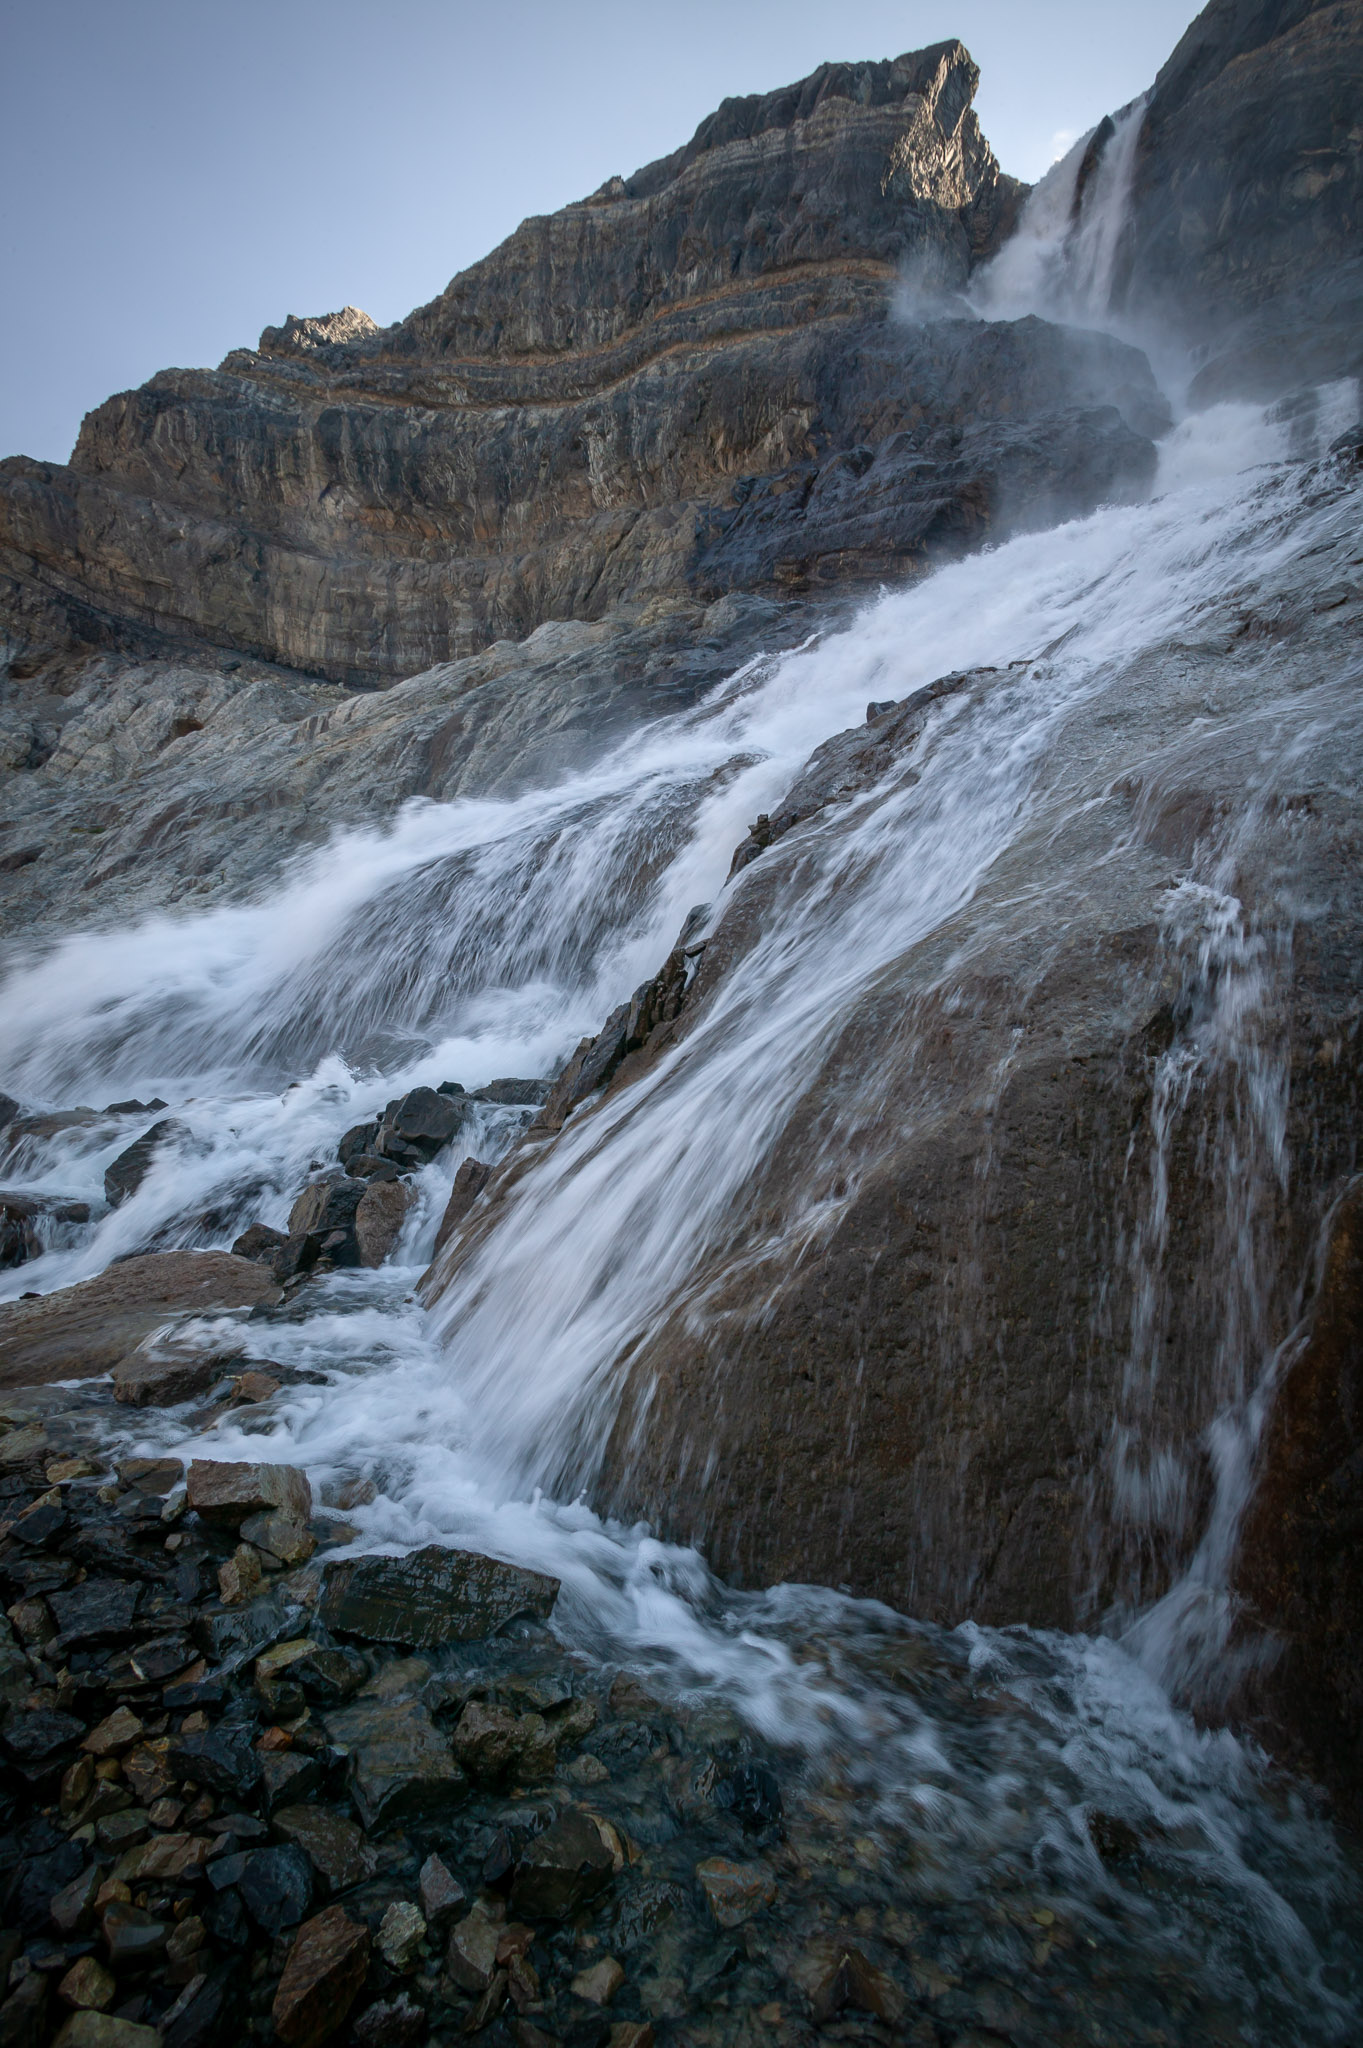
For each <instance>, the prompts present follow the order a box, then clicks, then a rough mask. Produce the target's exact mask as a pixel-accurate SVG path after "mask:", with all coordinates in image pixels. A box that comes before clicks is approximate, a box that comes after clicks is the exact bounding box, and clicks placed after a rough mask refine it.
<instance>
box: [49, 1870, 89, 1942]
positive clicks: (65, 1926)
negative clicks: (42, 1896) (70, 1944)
mask: <svg viewBox="0 0 1363 2048" xmlns="http://www.w3.org/2000/svg"><path fill="white" fill-rule="evenodd" d="M99 1883H100V1878H99V1865H98V1864H97V1863H92V1864H91V1865H90V1868H89V1869H88V1870H83V1871H82V1872H81V1874H80V1876H79V1877H73V1878H72V1880H71V1882H70V1884H68V1885H64V1886H63V1887H62V1889H61V1890H60V1891H59V1892H58V1893H57V1895H56V1897H55V1898H54V1899H53V1901H52V1904H51V1907H50V1909H49V1910H50V1912H51V1916H52V1925H53V1926H54V1927H55V1928H56V1930H57V1932H58V1933H59V1934H65V1935H72V1934H84V1933H85V1932H86V1930H87V1929H88V1928H89V1926H90V1925H91V1922H92V1921H93V1919H94V1917H95V1894H96V1893H97V1892H98V1890H99Z"/></svg>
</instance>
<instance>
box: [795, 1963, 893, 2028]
mask: <svg viewBox="0 0 1363 2048" xmlns="http://www.w3.org/2000/svg"><path fill="white" fill-rule="evenodd" d="M809 2002H810V2006H811V2008H812V2010H813V2014H814V2018H815V2019H816V2020H817V2021H818V2022H819V2023H820V2025H824V2024H826V2023H827V2022H828V2021H829V2020H833V2019H836V2017H837V2015H838V2014H839V2013H840V2012H842V2011H843V2010H844V2009H845V2008H847V2007H848V2006H850V2007H852V2008H853V2009H854V2010H855V2011H857V2012H869V2013H870V2014H872V2016H873V2017H874V2018H875V2019H878V2020H882V2021H883V2022H884V2024H885V2025H886V2026H888V2027H893V2026H895V2025H897V2024H898V2022H899V2021H900V2020H901V2019H902V2018H903V2016H904V2009H905V2005H906V2002H907V2001H906V2000H905V1997H904V1994H903V1992H902V1991H901V1990H900V1988H899V1986H898V1985H897V1984H896V1983H895V1981H894V1979H893V1977H891V1976H889V1975H888V1974H887V1973H886V1972H885V1971H884V1970H878V1969H877V1968H876V1966H875V1964H874V1963H871V1962H868V1961H867V1959H866V1957H865V1956H864V1955H862V1953H861V1951H860V1950H859V1949H855V1948H848V1949H844V1950H843V1952H842V1953H841V1954H840V1955H839V1956H837V1957H836V1958H834V1959H833V1960H832V1962H831V1964H830V1966H829V1967H828V1968H826V1969H824V1970H823V1971H822V1972H821V1973H820V1976H819V1978H818V1981H817V1982H816V1983H815V1985H814V1987H813V1989H812V1990H811V1992H810V2001H809Z"/></svg>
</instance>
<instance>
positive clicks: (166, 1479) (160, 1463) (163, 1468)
mask: <svg viewBox="0 0 1363 2048" xmlns="http://www.w3.org/2000/svg"><path fill="white" fill-rule="evenodd" d="M118 1476H119V1478H120V1479H121V1480H122V1482H123V1484H124V1485H125V1486H132V1487H135V1488H136V1489H137V1491H138V1492H139V1493H146V1494H151V1495H154V1496H155V1497H157V1498H164V1497H165V1495H166V1494H168V1493H173V1492H174V1491H175V1488H176V1487H177V1486H178V1485H179V1484H180V1481H181V1480H182V1479H183V1478H184V1476H185V1468H184V1464H183V1462H182V1461H181V1460H180V1459H179V1458H125V1459H124V1460H123V1462H122V1463H121V1464H120V1466H119V1468H118Z"/></svg>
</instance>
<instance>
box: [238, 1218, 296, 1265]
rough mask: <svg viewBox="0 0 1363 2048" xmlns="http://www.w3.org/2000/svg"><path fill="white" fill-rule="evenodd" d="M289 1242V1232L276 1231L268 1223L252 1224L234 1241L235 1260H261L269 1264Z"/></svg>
mask: <svg viewBox="0 0 1363 2048" xmlns="http://www.w3.org/2000/svg"><path fill="white" fill-rule="evenodd" d="M288 1241H289V1237H288V1232H287V1231H285V1230H275V1229H274V1228H273V1226H272V1225H270V1224H268V1223H252V1224H249V1225H248V1226H247V1228H246V1229H245V1230H243V1231H242V1233H241V1236H240V1237H239V1238H237V1239H236V1240H235V1241H234V1243H233V1245H232V1254H233V1256H234V1258H238V1259H260V1260H261V1261H262V1262H264V1263H265V1264H268V1263H269V1261H270V1260H271V1259H272V1258H273V1257H274V1255H275V1253H276V1252H280V1251H282V1250H283V1248H284V1246H285V1245H286V1244H287V1243H288Z"/></svg>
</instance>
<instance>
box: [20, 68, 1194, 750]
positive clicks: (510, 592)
mask: <svg viewBox="0 0 1363 2048" xmlns="http://www.w3.org/2000/svg"><path fill="white" fill-rule="evenodd" d="M976 79H977V73H976V69H975V66H974V64H973V63H972V61H971V59H970V58H969V56H968V55H967V53H966V51H965V50H964V49H963V48H962V47H961V45H960V44H959V43H943V44H939V45H937V46H935V47H933V48H932V49H929V50H925V51H922V52H919V53H917V54H916V55H911V56H905V57H900V58H897V59H895V60H894V61H893V62H892V63H874V64H858V65H825V66H823V67H822V68H821V69H820V70H819V71H818V72H816V73H815V74H814V75H813V76H812V77H810V78H808V79H806V80H804V81H802V82H801V83H800V84H798V85H796V86H792V87H789V88H785V89H783V90H782V91H780V92H776V93H769V94H767V95H765V96H756V97H753V98H750V99H745V100H734V101H728V102H726V103H725V105H724V106H723V107H722V108H721V109H720V110H719V111H718V113H716V114H715V115H713V116H711V118H710V119H709V120H708V121H706V122H704V123H703V124H702V126H701V128H700V129H699V130H698V131H697V134H696V135H695V137H694V138H693V139H692V141H691V142H690V143H689V144H687V145H686V147H685V148H684V149H681V150H679V151H677V152H676V153H675V154H674V155H673V156H671V157H668V158H666V159H664V160H662V161H660V162H659V163H656V164H653V165H650V166H648V167H647V168H646V169H645V170H643V171H640V172H639V173H638V174H637V175H636V176H635V177H633V178H631V179H628V180H623V179H614V180H612V181H610V183H609V184H607V185H606V186H604V187H603V188H602V189H601V191H599V192H597V193H594V194H593V195H592V196H591V197H590V198H589V199H587V200H584V201H583V202H581V204H579V205H575V206H570V207H567V208H565V209H564V210H563V211H562V212H561V213H558V214H555V215H553V216H552V217H549V218H546V219H538V220H531V221H527V222H526V223H524V225H523V226H522V227H521V228H520V229H518V230H517V232H516V234H515V235H513V236H512V237H511V238H510V239H509V241H507V242H506V243H505V244H503V246H502V247H501V248H500V249H498V250H496V251H494V253H493V254H492V255H491V256H489V257H487V258H486V259H485V260H484V261H483V262H481V263H478V264H475V265H474V266H473V268H472V269H470V270H468V271H466V272H465V273H463V274H462V275H461V276H460V277H457V278H455V279H454V281H453V282H452V283H451V284H450V285H449V287H448V288H447V290H446V291H445V292H444V293H442V295H441V296H440V297H439V298H438V299H436V300H434V301H433V302H432V303H431V304H430V305H428V306H426V307H423V308H421V309H420V310H419V311H417V312H416V313H413V314H412V315H411V316H410V318H409V319H407V320H406V321H404V322H402V323H401V324H400V325H398V326H396V327H393V328H390V329H387V330H384V331H382V332H378V331H375V330H373V329H372V323H366V322H365V320H364V317H363V316H361V315H358V314H356V313H355V311H354V309H352V308H347V309H346V310H345V312H344V313H342V314H332V315H328V316H326V317H325V318H323V319H318V320H303V321H300V320H296V319H292V318H291V319H290V320H289V321H288V322H287V323H286V324H285V326H283V327H282V328H267V329H266V331H265V333H264V334H263V335H262V336H261V342H260V347H259V348H258V349H256V350H239V351H237V352H235V353H234V354H232V355H231V356H229V357H228V358H227V360H226V361H225V362H224V363H223V365H222V366H221V368H220V369H219V370H217V371H189V370H172V371H167V372H165V373H163V374H162V375H160V376H158V377H156V378H154V379H153V380H152V382H151V383H150V384H148V385H147V386H145V387H144V388H143V389H142V390H141V391H138V392H130V393H123V394H121V395H119V396H118V397H116V398H113V399H110V400H109V401H108V403H107V404H106V405H104V406H103V407H101V408H100V409H99V410H98V411H97V412H96V413H93V414H91V415H90V417H89V419H88V420H87V421H86V423H85V426H84V427H83V429H82V432H81V436H80V441H79V443H78V446H77V449H76V451H75V454H74V456H73V458H72V462H71V464H70V466H69V467H67V468H60V467H54V466H50V465H45V464H40V463H35V462H28V461H25V460H22V459H16V460H14V461H12V462H9V463H7V464H5V465H3V467H2V468H0V574H2V575H3V576H4V577H5V578H6V579H7V581H6V583H5V589H4V591H3V592H0V595H4V596H5V598H6V602H7V605H8V609H9V610H10V612H11V614H12V616H13V617H14V619H15V621H16V628H17V630H18V631H19V633H20V636H21V638H22V639H23V640H24V641H26V642H28V641H31V642H32V645H33V647H34V649H35V650H36V652H35V653H34V654H33V655H31V656H30V655H26V656H25V657H24V658H25V660H26V661H28V663H29V672H30V673H32V672H33V663H34V662H35V661H36V663H37V665H38V667H41V666H42V663H43V661H44V659H46V658H47V657H49V656H55V655H57V654H60V652H61V650H62V649H64V648H69V647H87V648H88V647H89V646H91V645H98V646H107V647H115V648H119V649H122V650H123V651H125V652H133V651H138V650H141V651H154V650H156V649H160V648H163V647H164V644H165V636H170V637H171V638H172V639H175V640H182V639H184V638H185V637H189V638H194V639H204V640H207V641H209V642H211V643H213V644H214V645H215V646H218V647H225V648H232V649H234V650H237V651H238V652H240V653H247V654H250V655H252V656H255V657H258V658H263V659H266V660H269V661H272V662H279V663H282V664H285V665H286V666H288V667H290V668H292V669H294V670H300V669H301V670H304V671H307V672H309V673H311V674H320V675H324V676H327V677H329V678H331V679H333V680H336V681H343V682H350V683H362V684H373V683H374V682H377V681H383V680H389V679H391V678H393V677H394V676H398V675H403V674H410V673H412V672H413V671H417V670H422V669H425V668H427V667H429V666H431V665H432V664H434V663H439V662H444V661H448V660H451V659H453V658H457V657H460V656H463V655H466V654H469V653H471V652H473V651H475V650H477V649H479V648H482V647H485V646H487V645H488V644H489V643H490V642H493V641H495V640H497V639H498V638H500V637H517V638H519V637H521V636H523V635H525V634H527V633H529V632H530V631H531V630H532V629H533V628H534V627H536V626H537V625H539V624H540V623H541V622H542V621H544V620H546V619H549V618H559V619H563V618H599V617H601V616H603V615H604V614H605V613H606V612H607V611H608V610H609V609H610V608H611V607H612V606H613V605H617V604H619V603H620V602H622V601H624V600H626V599H629V600H635V601H637V600H640V599H647V598H651V597H657V596H660V595H664V594H667V595H671V596H673V597H676V596H679V595H687V596H693V597H700V598H703V599H711V598H716V597H718V596H720V595H722V594H723V593H724V592H726V591H730V590H735V589H744V590H770V591H773V592H777V593H780V594H782V595H787V594H790V593H792V592H799V591H804V590H811V589H827V588H830V587H833V586H836V585H839V584H842V583H845V582H847V581H849V580H853V581H855V580H857V579H865V578H868V577H870V578H875V577H880V576H883V575H885V574H886V573H889V572H892V571H895V570H903V569H912V568H914V567H915V566H917V565H919V564H920V563H922V562H924V561H927V560H931V559H933V558H935V557H937V556H940V555H941V554H942V553H943V552H948V553H949V552H951V551H953V550H957V549H959V548H960V547H962V546H967V545H970V544H972V543H974V542H977V541H978V540H980V539H982V538H983V537H984V536H985V534H986V533H987V532H989V531H991V530H996V529H997V528H998V527H999V526H1000V525H1001V524H1003V523H1006V522H1007V521H1008V520H1010V519H1012V518H1013V517H1015V516H1016V515H1017V513H1018V510H1019V508H1020V506H1021V505H1022V504H1023V502H1024V501H1026V502H1027V504H1028V506H1029V516H1032V517H1043V516H1045V512H1044V506H1045V505H1049V506H1050V507H1051V508H1052V509H1054V508H1055V507H1057V506H1061V507H1064V508H1065V509H1070V508H1075V507H1088V506H1091V505H1093V504H1095V503H1097V502H1099V501H1100V500H1103V499H1106V498H1110V497H1112V496H1114V495H1117V494H1119V493H1120V492H1121V491H1122V490H1124V489H1127V488H1130V487H1132V486H1133V485H1137V486H1138V485H1139V484H1140V483H1141V482H1142V481H1143V480H1144V478H1145V477H1146V475H1147V474H1148V470H1149V461H1150V454H1149V448H1148V444H1147V443H1146V441H1145V439H1144V436H1145V434H1146V433H1147V432H1148V431H1149V430H1150V428H1151V427H1152V425H1157V424H1158V422H1159V420H1160V418H1161V417H1162V414H1161V410H1160V406H1159V404H1158V401H1157V400H1156V398H1155V394H1154V392H1153V388H1152V386H1151V384H1150V382H1149V378H1148V375H1147V373H1146V371H1145V368H1144V365H1143V363H1142V361H1141V359H1140V358H1139V357H1138V356H1137V355H1136V354H1135V353H1134V352H1133V351H1130V350H1123V349H1122V348H1121V347H1120V346H1119V345H1117V344H1115V343H1112V342H1110V341H1108V340H1106V339H1105V338H1103V337H1100V336H1095V335H1080V334H1077V333H1069V332H1064V331H1061V330H1056V329H1050V328H1046V327H1045V326H1044V325H1043V324H1042V323H1039V322H1021V323H1017V325H1015V326H1014V327H1011V328H1002V327H993V328H991V327H987V326H982V325H980V324H978V323H976V322H974V321H973V320H963V319H959V318H958V319H955V320H951V319H947V320H945V321H943V322H942V324H940V325H939V326H937V327H934V328H932V329H927V328H924V327H923V326H922V325H921V324H920V325H918V326H914V327H911V326H906V325H900V324H897V323H895V322H894V321H893V320H891V319H890V318H889V317H888V314H889V306H890V301H891V299H892V297H893V294H894V291H895V289H896V287H897V283H898V281H899V279H900V277H901V275H902V274H904V273H905V272H907V273H909V274H911V275H913V276H914V277H920V278H926V279H927V280H928V281H929V283H930V285H931V288H932V290H933V291H934V292H935V293H937V294H938V295H939V297H940V295H942V294H945V295H947V297H948V298H949V296H950V294H951V293H953V292H955V291H958V290H959V288H960V287H961V286H962V285H963V284H964V283H965V281H966V279H967V277H968V275H969V272H970V268H971V265H972V264H973V263H974V262H975V261H976V260H977V259H978V258H979V257H981V256H982V255H984V254H986V253H987V252H988V251H989V250H991V249H992V248H993V246H994V245H995V244H996V242H997V240H998V239H999V237H1000V235H1001V234H1002V233H1003V232H1005V231H1006V229H1007V227H1008V225H1009V224H1010V222H1011V220H1012V217H1013V214H1014V212H1015V208H1016V202H1017V198H1018V194H1019V189H1020V188H1018V187H1017V186H1016V185H1015V184H1014V182H1013V181H1012V180H1010V179H1008V178H1005V177H1003V176H1002V175H1001V173H1000V172H999V169H998V166H997V164H996V163H995V161H994V158H993V155H992V153H991V152H990V150H989V147H988V145H987V143H986V142H985V141H984V139H983V137H982V136H981V134H980V130H979V125H978V122H977V120H976V118H975V115H974V113H973V111H972V109H971V100H972V97H973V94H974V90H975V85H976ZM939 310H940V307H939ZM963 310H964V309H963V308H960V307H958V308H957V311H958V312H960V311H963ZM1114 404H1115V405H1116V406H1118V407H1121V408H1122V410H1123V411H1124V412H1125V414H1126V418H1125V420H1124V419H1123V418H1122V417H1121V416H1120V415H1119V414H1118V413H1116V412H1114V411H1113V410H1112V407H1113V405H1114ZM1133 429H1134V430H1135V431H1133ZM868 472H869V474H868ZM190 715H191V716H192V715H193V714H190Z"/></svg>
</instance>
